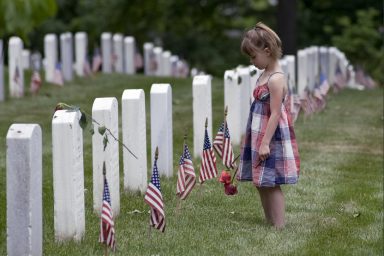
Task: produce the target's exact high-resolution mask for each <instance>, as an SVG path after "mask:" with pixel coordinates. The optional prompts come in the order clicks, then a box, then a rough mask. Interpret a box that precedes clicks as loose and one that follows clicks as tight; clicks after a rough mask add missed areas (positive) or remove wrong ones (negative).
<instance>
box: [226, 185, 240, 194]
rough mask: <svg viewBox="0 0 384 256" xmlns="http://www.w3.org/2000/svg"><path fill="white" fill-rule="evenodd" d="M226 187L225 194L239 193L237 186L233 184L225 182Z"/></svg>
mask: <svg viewBox="0 0 384 256" xmlns="http://www.w3.org/2000/svg"><path fill="white" fill-rule="evenodd" d="M224 188H225V190H224V191H225V194H226V195H236V194H237V187H236V186H235V185H233V184H224Z"/></svg>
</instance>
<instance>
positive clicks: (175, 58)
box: [169, 55, 179, 77]
mask: <svg viewBox="0 0 384 256" xmlns="http://www.w3.org/2000/svg"><path fill="white" fill-rule="evenodd" d="M169 61H170V62H171V76H173V77H176V76H177V75H178V72H177V63H178V62H179V57H178V56H176V55H172V56H171V58H170V59H169Z"/></svg>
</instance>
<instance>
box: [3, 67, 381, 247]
mask: <svg viewBox="0 0 384 256" xmlns="http://www.w3.org/2000/svg"><path fill="white" fill-rule="evenodd" d="M153 83H170V84H171V85H172V94H173V130H174V133H173V139H174V148H173V153H174V155H173V159H174V174H175V175H174V177H173V178H171V179H167V178H164V177H163V178H162V179H161V186H162V193H163V197H164V200H165V211H166V221H167V228H166V231H165V233H160V232H158V231H157V230H152V232H149V231H148V223H149V214H148V210H149V207H148V206H147V205H146V204H145V203H144V200H143V195H140V194H139V193H136V192H128V191H123V190H121V202H120V204H121V210H120V215H119V216H118V217H117V218H116V219H115V224H116V232H117V234H116V239H117V252H116V253H115V254H114V255H382V254H383V89H375V90H370V91H362V92H361V91H353V90H344V91H342V92H340V93H339V94H332V93H331V94H330V95H329V96H328V103H327V107H326V109H325V110H324V111H323V112H321V113H317V114H315V115H313V116H312V117H308V118H304V117H303V116H300V117H299V119H298V121H297V122H296V124H295V128H296V135H297V139H298V143H299V149H300V154H301V177H300V180H299V183H298V184H297V185H293V186H284V187H283V190H284V192H285V197H286V219H287V225H286V228H285V229H284V230H282V231H276V230H274V229H273V228H272V227H270V226H269V225H267V224H266V223H265V221H264V217H263V212H262V208H261V204H260V201H259V198H258V194H257V191H256V189H255V188H254V186H253V185H252V184H251V183H241V184H239V193H238V194H237V195H236V196H226V195H225V194H224V190H223V186H222V184H220V183H218V182H217V181H216V180H211V181H208V182H206V183H205V184H204V185H203V186H201V187H200V186H199V185H197V186H196V188H195V189H194V190H193V191H192V193H191V194H190V196H189V197H188V198H187V200H186V201H183V202H182V203H181V210H180V211H179V212H176V211H175V209H176V206H177V203H178V198H177V197H176V195H175V194H176V179H177V174H176V173H177V164H178V159H179V156H180V154H181V149H182V141H183V135H184V131H185V128H188V133H189V137H188V138H187V143H188V145H189V147H190V150H191V151H192V148H193V144H192V141H193V140H192V134H193V123H192V79H175V78H174V79H171V78H156V77H144V76H141V75H137V76H126V75H117V74H113V75H101V74H98V75H96V76H94V77H92V78H86V79H76V80H74V81H73V82H72V83H68V84H66V85H65V86H64V87H62V88H60V87H56V86H53V85H50V84H44V85H43V88H42V91H41V92H40V94H39V96H30V95H27V97H25V98H23V99H13V100H10V99H8V100H7V101H5V102H2V103H0V143H1V147H0V209H1V210H0V211H1V212H0V255H6V134H7V131H8V128H9V126H10V125H11V124H12V123H38V124H40V125H41V127H42V131H43V193H44V194H43V207H44V216H43V225H44V227H43V239H44V244H43V250H44V255H103V247H102V246H101V245H100V244H99V243H98V235H99V219H98V217H97V215H96V214H95V213H94V212H93V209H92V204H93V197H92V154H91V152H92V148H91V147H92V145H91V135H90V133H89V132H88V131H84V175H85V188H86V192H85V209H86V231H85V236H84V239H83V240H82V241H81V242H71V241H69V242H60V243H58V242H55V239H54V238H55V235H54V212H53V205H54V198H53V185H52V184H53V180H52V179H53V175H52V153H51V141H52V138H51V118H52V114H53V110H54V108H55V105H56V103H58V102H66V103H68V104H73V105H77V106H79V107H81V108H82V109H83V110H85V111H86V112H88V113H91V109H92V103H93V101H94V99H95V98H96V97H116V98H117V99H118V101H119V105H120V106H121V95H122V92H123V90H124V89H137V88H142V89H144V91H145V94H146V109H147V136H148V137H147V141H148V148H147V149H148V168H150V166H151V165H150V161H151V160H150V159H149V151H150V137H149V134H150V131H149V129H150V122H149V120H150V119H149V117H150V113H149V109H150V107H149V92H150V86H151V85H152V84H153ZM26 84H28V81H27V83H26ZM212 96H213V119H214V120H213V133H214V134H215V133H216V131H217V129H218V127H219V125H220V123H221V122H222V117H223V106H224V102H223V81H222V79H221V78H214V79H213V84H212ZM119 111H120V114H121V109H120V110H119ZM120 122H121V117H120ZM120 138H121V135H120ZM234 148H235V152H236V153H238V152H239V146H238V145H236V146H234ZM160 157H161V155H160ZM120 158H121V159H122V149H120ZM194 165H195V171H196V173H197V174H198V170H199V165H200V161H199V160H198V159H194ZM219 169H222V168H221V165H219ZM150 172H151V170H148V173H150ZM120 180H121V182H120V187H121V188H123V182H122V181H123V164H122V160H120ZM112 200H113V199H112ZM135 210H138V211H139V212H138V213H135V212H137V211H135Z"/></svg>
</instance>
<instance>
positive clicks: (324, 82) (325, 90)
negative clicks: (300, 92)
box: [320, 73, 329, 96]
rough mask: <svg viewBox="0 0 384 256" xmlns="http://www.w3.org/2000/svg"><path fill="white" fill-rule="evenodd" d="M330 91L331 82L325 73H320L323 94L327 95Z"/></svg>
mask: <svg viewBox="0 0 384 256" xmlns="http://www.w3.org/2000/svg"><path fill="white" fill-rule="evenodd" d="M328 91H329V83H328V80H327V77H326V76H325V74H323V73H321V74H320V92H321V94H322V95H323V96H325V95H327V93H328Z"/></svg>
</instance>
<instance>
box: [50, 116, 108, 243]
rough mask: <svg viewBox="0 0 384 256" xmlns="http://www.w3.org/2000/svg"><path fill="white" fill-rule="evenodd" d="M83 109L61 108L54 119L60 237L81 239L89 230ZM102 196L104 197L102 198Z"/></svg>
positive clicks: (57, 229) (56, 214)
mask: <svg viewBox="0 0 384 256" xmlns="http://www.w3.org/2000/svg"><path fill="white" fill-rule="evenodd" d="M80 117H81V114H80V112H79V111H66V110H58V111H56V112H55V114H54V115H53V119H52V162H53V193H54V224H55V238H56V240H59V241H61V240H67V239H74V240H77V241H79V240H80V239H81V238H82V237H83V235H84V232H85V209H84V208H85V206H84V164H83V130H82V129H81V127H80V125H79V120H80ZM100 200H102V198H101V199H100Z"/></svg>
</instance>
